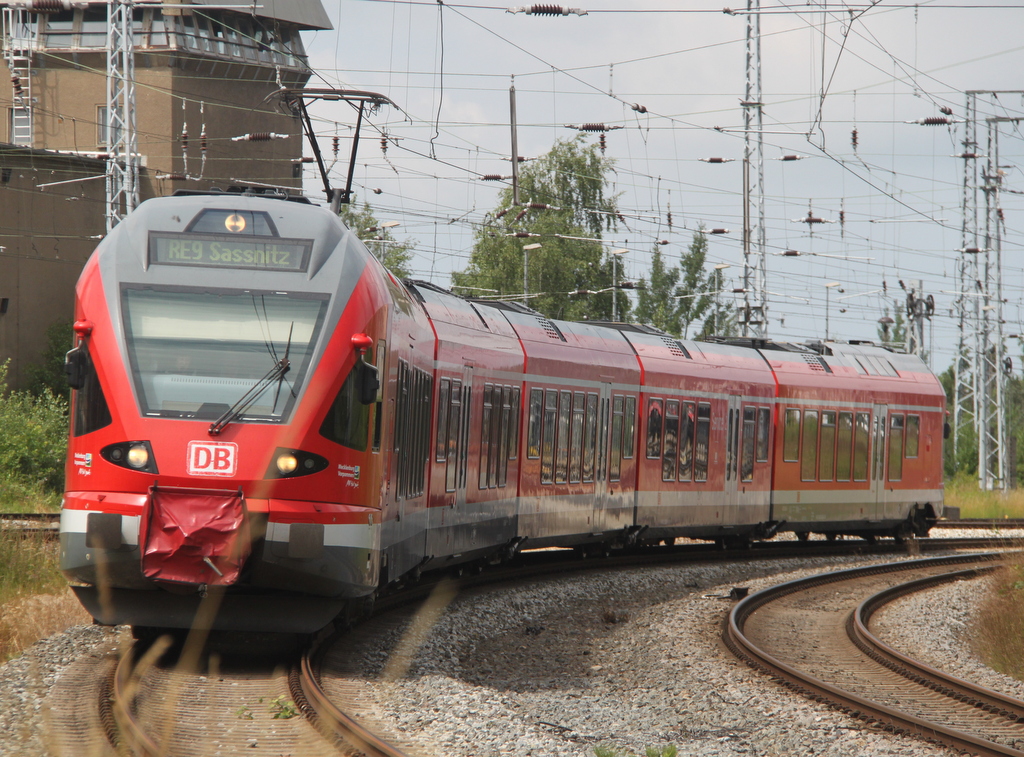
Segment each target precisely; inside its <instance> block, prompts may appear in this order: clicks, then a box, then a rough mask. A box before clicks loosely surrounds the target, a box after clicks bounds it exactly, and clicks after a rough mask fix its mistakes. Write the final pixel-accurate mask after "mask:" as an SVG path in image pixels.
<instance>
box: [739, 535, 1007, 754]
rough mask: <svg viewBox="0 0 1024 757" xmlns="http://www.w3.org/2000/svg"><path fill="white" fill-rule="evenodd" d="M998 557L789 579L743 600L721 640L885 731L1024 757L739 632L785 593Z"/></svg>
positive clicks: (969, 557)
mask: <svg viewBox="0 0 1024 757" xmlns="http://www.w3.org/2000/svg"><path fill="white" fill-rule="evenodd" d="M999 557H1000V556H999V555H997V554H983V555H962V556H956V557H944V558H929V559H926V560H910V561H906V562H901V563H895V564H893V563H890V564H888V565H885V566H872V567H867V568H853V569H850V570H843V571H837V572H835V573H830V574H828V575H817V576H811V577H809V578H803V579H798V580H796V581H790V582H787V583H784V584H779V585H778V586H773V587H771V588H768V589H765V590H763V591H760V592H757V593H756V594H752V595H750V596H749V597H747V598H746V599H743V600H741V601H740V602H739V603H737V604H736V606H735V607H733V609H732V611H731V612H730V613H729V618H728V622H727V625H726V629H725V633H724V634H723V636H724V641H725V643H726V645H727V646H728V648H729V649H730V650H731V651H732V652H733V653H734V654H735V655H736V656H737V657H739V658H740V659H742V660H744V661H746V662H747V663H748V664H750V665H751V666H752V667H755V668H758V669H761V670H762V671H764V672H767V673H768V674H769V675H771V676H773V677H774V678H776V679H777V680H779V681H780V682H782V683H783V684H785V685H786V686H788V687H790V688H792V689H794V690H796V691H798V692H800V693H802V694H804V695H806V696H808V697H810V698H812V699H816V700H818V701H823V702H828V703H831V704H833V705H837V706H838V707H839V708H840V709H842V710H844V711H845V712H847V713H848V714H850V715H851V716H853V717H857V718H860V719H863V720H867V721H869V722H875V723H878V724H879V725H881V726H882V727H883V728H886V729H889V730H898V731H902V732H905V733H910V734H914V735H918V736H921V737H923V738H925V739H927V740H929V741H938V742H940V743H944V744H947V745H951V746H953V747H954V748H957V749H962V750H965V751H968V752H970V753H972V754H979V755H991V756H993V757H995V756H1001V755H1011V756H1013V757H1024V752H1022V751H1020V750H1017V749H1013V748H1012V747H1008V746H1005V745H1002V744H997V743H994V742H991V741H989V740H987V739H984V738H980V737H978V736H975V735H974V734H969V733H964V732H961V731H957V730H955V729H952V728H948V727H946V726H943V725H941V724H938V723H934V722H932V721H929V720H926V719H924V718H920V717H917V716H915V715H912V714H910V713H907V712H904V711H902V710H899V709H896V708H893V707H889V706H887V705H884V704H882V703H880V702H874V701H872V700H870V699H867V698H865V697H862V696H859V695H857V694H855V693H853V692H849V691H846V690H844V689H842V688H839V687H838V686H833V685H832V684H829V683H827V682H825V681H822V680H821V679H819V678H816V677H814V676H812V675H810V674H807V673H804V672H802V671H800V670H797V669H796V668H794V667H792V666H790V665H788V664H787V663H785V662H783V661H782V660H779V659H778V658H776V657H775V656H773V655H772V654H770V653H769V652H767V651H765V650H763V649H761V648H759V647H758V646H757V645H756V644H755V643H754V642H752V641H751V640H750V639H749V638H747V637H746V635H745V634H744V633H743V627H744V624H745V622H746V621H747V619H748V618H749V617H750V616H751V615H752V614H753V613H754V612H755V611H756V610H757V609H758V608H760V607H762V606H764V605H766V604H768V603H770V602H772V601H774V600H776V599H778V598H780V597H783V596H787V595H789V594H793V593H797V592H800V591H803V590H805V589H807V588H811V587H814V586H822V585H825V584H829V583H836V582H839V581H844V580H849V579H853V578H858V577H863V576H867V575H872V574H876V575H877V574H881V573H885V572H899V571H905V570H913V569H921V568H926V567H931V566H936V567H938V566H943V565H957V564H961V565H962V564H965V563H969V562H974V563H978V562H986V561H994V560H996V559H998V558H999Z"/></svg>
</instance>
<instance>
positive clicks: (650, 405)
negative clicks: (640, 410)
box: [647, 397, 664, 460]
mask: <svg viewBox="0 0 1024 757" xmlns="http://www.w3.org/2000/svg"><path fill="white" fill-rule="evenodd" d="M663 404H664V403H663V400H661V399H660V398H658V397H652V398H651V399H650V400H648V401H647V458H648V459H649V460H657V459H658V458H659V457H661V416H662V406H663Z"/></svg>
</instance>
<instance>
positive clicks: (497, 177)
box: [480, 173, 505, 181]
mask: <svg viewBox="0 0 1024 757" xmlns="http://www.w3.org/2000/svg"><path fill="white" fill-rule="evenodd" d="M503 178H505V177H504V176H502V175H501V174H500V173H485V174H484V175H483V176H481V177H480V181H501V180H502V179H503Z"/></svg>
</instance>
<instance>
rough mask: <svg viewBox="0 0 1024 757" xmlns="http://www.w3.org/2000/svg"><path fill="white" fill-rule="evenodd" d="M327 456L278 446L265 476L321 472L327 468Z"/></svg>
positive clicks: (302, 474)
mask: <svg viewBox="0 0 1024 757" xmlns="http://www.w3.org/2000/svg"><path fill="white" fill-rule="evenodd" d="M327 465H328V463H327V458H326V457H323V456H322V455H317V454H315V453H313V452H306V451H304V450H301V449H292V448H290V447H278V448H277V449H276V450H274V455H273V457H271V458H270V465H269V466H267V473H266V475H265V476H264V478H295V477H297V476H308V475H309V474H311V473H319V472H320V471H322V470H326V468H327Z"/></svg>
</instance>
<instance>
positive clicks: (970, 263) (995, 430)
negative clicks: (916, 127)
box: [953, 90, 1024, 490]
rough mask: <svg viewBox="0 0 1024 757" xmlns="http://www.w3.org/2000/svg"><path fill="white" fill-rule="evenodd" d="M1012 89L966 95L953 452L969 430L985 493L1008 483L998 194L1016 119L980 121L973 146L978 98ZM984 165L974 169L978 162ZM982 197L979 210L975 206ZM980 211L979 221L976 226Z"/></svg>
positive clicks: (991, 97)
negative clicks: (1002, 151) (1003, 134)
mask: <svg viewBox="0 0 1024 757" xmlns="http://www.w3.org/2000/svg"><path fill="white" fill-rule="evenodd" d="M1006 94H1012V95H1021V94H1024V92H1021V91H1019V90H1016V91H998V92H997V91H984V90H972V91H968V92H967V93H966V97H967V103H966V112H965V119H966V123H965V130H964V141H963V147H964V151H963V153H962V154H961V155H960V156H959V157H961V158H962V159H963V160H964V190H963V226H962V240H963V246H962V247H961V249H960V260H959V265H958V273H959V281H958V283H957V300H956V311H957V320H958V325H959V328H960V338H959V345H958V350H957V356H956V362H955V363H954V381H955V387H954V407H953V450H954V454H958V453H959V451H960V450H961V449H962V447H963V444H964V442H965V438H966V432H967V431H968V430H969V429H970V430H972V431H973V432H974V437H975V439H976V440H977V444H978V486H979V487H980V488H982V489H985V490H992V489H1006V488H1009V487H1010V485H1011V482H1010V481H1009V459H1008V449H1009V448H1008V445H1007V438H1006V407H1005V398H1006V373H1007V367H1008V366H1007V362H1006V354H1005V353H1006V347H1005V344H1004V337H1003V291H1002V226H1003V212H1002V208H1001V206H1000V200H999V192H1000V188H1001V186H1002V175H1003V174H1002V168H1001V167H1000V165H999V130H1000V126H1001V124H1004V123H1019V122H1020V121H1021V120H1024V119H1020V118H1013V117H988V118H984V123H985V126H986V130H987V144H986V153H987V154H984V155H982V154H980V153H979V151H978V146H979V145H978V136H977V132H978V125H979V123H981V120H982V119H981V117H980V116H979V115H978V101H979V98H982V97H986V98H988V99H989V101H990V103H991V104H992V106H993V109H996V108H998V107H999V96H1000V95H1006ZM981 159H984V160H985V165H984V169H983V170H981V171H979V160H981ZM979 194H981V195H984V208H982V207H981V206H980V205H979ZM982 212H984V225H983V226H982V224H981V220H982Z"/></svg>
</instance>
